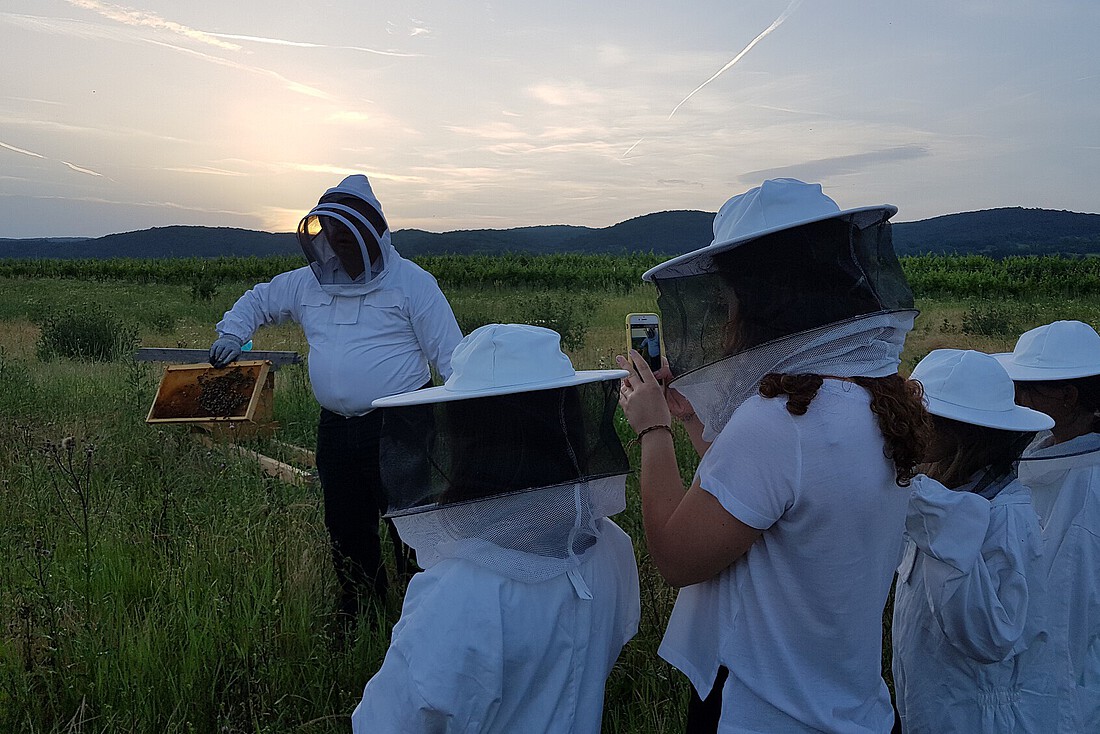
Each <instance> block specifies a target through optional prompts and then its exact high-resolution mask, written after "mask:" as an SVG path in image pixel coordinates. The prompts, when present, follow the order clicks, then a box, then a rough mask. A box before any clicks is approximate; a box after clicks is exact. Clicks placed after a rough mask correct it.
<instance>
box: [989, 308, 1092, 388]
mask: <svg viewBox="0 0 1100 734" xmlns="http://www.w3.org/2000/svg"><path fill="white" fill-rule="evenodd" d="M993 356H994V357H995V358H996V359H997V361H998V362H1000V363H1001V366H1002V367H1004V368H1005V371H1006V372H1008V376H1009V377H1011V378H1012V379H1013V380H1016V381H1019V382H1038V381H1047V380H1073V379H1076V378H1078V377H1092V376H1094V375H1100V334H1097V333H1096V330H1095V329H1093V328H1092V327H1091V326H1089V325H1088V324H1086V323H1084V322H1081V321H1055V322H1054V323H1052V324H1047V325H1046V326H1039V327H1037V328H1035V329H1032V330H1031V331H1026V332H1024V333H1023V334H1021V335H1020V338H1019V339H1017V340H1016V346H1015V348H1014V349H1013V350H1012V351H1011V352H1003V353H1001V354H994V355H993Z"/></svg>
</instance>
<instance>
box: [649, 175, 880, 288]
mask: <svg viewBox="0 0 1100 734" xmlns="http://www.w3.org/2000/svg"><path fill="white" fill-rule="evenodd" d="M897 212H898V208H897V207H896V206H893V205H891V204H880V205H878V206H865V207H858V208H855V209H843V210H842V209H841V208H840V206H838V205H837V203H836V202H835V201H833V200H832V199H830V198H829V197H828V196H826V195H825V194H824V193H823V192H822V191H821V184H809V183H805V182H803V181H799V180H798V179H794V178H776V179H770V180H768V181H765V182H764V183H763V184H761V185H760V186H757V187H756V188H754V189H750V190H749V191H746V192H745V193H743V194H738V195H737V196H734V197H733V198H732V199H730V200H729V201H727V202H726V203H725V204H723V205H722V208H721V209H719V210H718V213H717V214H716V215H715V217H714V239H713V240H712V241H711V243H710V244H709V245H707V246H706V247H702V248H700V249H698V250H693V251H692V252H688V253H685V254H683V255H679V256H677V257H674V258H672V259H671V260H666V261H665V262H663V263H661V264H660V265H657V266H655V267H652V268H650V269H649V270H647V271H646V272H645V273H643V274H642V279H643V280H648V281H652V280H653V279H654V278H667V277H680V276H684V275H694V274H698V273H704V272H710V271H711V269H712V265H711V258H712V257H713V256H714V255H717V254H718V253H721V252H725V251H726V250H731V249H733V248H735V247H737V246H739V245H743V244H745V243H747V242H751V241H753V240H756V239H759V238H761V237H765V236H767V235H770V234H774V233H775V232H780V231H782V230H785V229H794V228H795V227H801V226H803V225H806V224H813V223H814V222H821V221H824V220H826V219H841V218H846V219H850V220H852V221H854V222H855V223H856V224H857V225H859V226H861V227H865V226H868V225H870V224H874V223H876V222H880V221H883V220H888V219H889V218H890V217H892V216H894V215H895V214H897Z"/></svg>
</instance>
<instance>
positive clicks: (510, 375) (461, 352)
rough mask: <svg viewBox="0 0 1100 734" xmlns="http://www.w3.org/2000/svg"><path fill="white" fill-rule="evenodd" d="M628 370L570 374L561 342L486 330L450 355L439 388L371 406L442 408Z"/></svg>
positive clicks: (531, 333) (550, 336) (530, 330)
mask: <svg viewBox="0 0 1100 734" xmlns="http://www.w3.org/2000/svg"><path fill="white" fill-rule="evenodd" d="M628 374H629V373H628V372H627V371H626V370H581V371H580V372H578V371H576V370H574V369H573V363H572V362H571V361H570V360H569V357H568V356H566V355H565V354H564V353H563V352H562V351H561V336H560V335H559V334H558V333H557V332H556V331H553V330H551V329H544V328H543V327H541V326H528V325H526V324H486V325H485V326H482V327H480V328H477V329H474V330H473V331H471V332H470V333H469V334H467V335H466V336H465V337H464V338H463V339H462V341H460V342H459V343H458V346H456V347H455V350H454V353H453V354H452V355H451V376H450V377H449V378H448V379H447V382H446V383H445V384H444V385H443V386H442V387H431V388H427V389H424V390H414V391H412V392H407V393H402V394H400V395H392V396H390V397H386V398H379V399H378V400H375V401H374V402H373V403H372V405H373V406H374V407H375V408H392V407H396V406H400V405H419V404H422V403H442V402H447V401H452V400H466V399H468V398H483V397H488V396H491V395H509V394H512V393H521V392H533V391H536V390H550V389H553V388H557V387H570V386H572V385H582V384H584V383H587V382H597V381H600V380H618V379H621V378H623V377H626V376H627V375H628Z"/></svg>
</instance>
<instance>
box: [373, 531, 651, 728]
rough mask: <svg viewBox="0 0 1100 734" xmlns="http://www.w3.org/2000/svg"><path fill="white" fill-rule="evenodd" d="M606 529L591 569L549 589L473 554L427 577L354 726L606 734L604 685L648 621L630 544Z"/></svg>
mask: <svg viewBox="0 0 1100 734" xmlns="http://www.w3.org/2000/svg"><path fill="white" fill-rule="evenodd" d="M599 525H600V538H599V540H598V541H597V542H596V544H595V545H594V546H593V547H592V548H591V549H590V550H589V552H588V553H586V554H585V560H584V562H583V563H582V564H581V565H580V566H579V567H578V568H577V569H576V570H575V571H574V572H573V573H571V574H565V575H559V576H556V577H554V578H551V579H548V580H546V581H543V582H541V583H537V584H528V583H523V582H519V581H515V580H512V579H509V578H507V577H505V576H502V575H501V574H499V573H495V572H493V571H491V570H489V569H487V568H485V567H483V566H481V565H479V564H477V563H474V562H473V561H469V560H466V559H462V558H448V559H445V560H443V561H441V562H440V563H438V564H436V565H434V566H432V567H431V568H429V569H427V570H425V571H422V572H421V573H418V574H416V576H414V577H413V579H412V581H410V583H409V587H408V591H407V592H406V596H405V606H404V607H403V609H402V614H401V620H400V621H399V622H398V624H397V626H395V627H394V630H393V636H392V640H391V644H390V648H389V650H388V651H387V653H386V659H385V661H384V662H383V664H382V667H381V669H380V670H379V671H378V673H377V674H376V675H375V676H374V677H373V678H372V679H371V680H370V682H368V684H367V686H366V688H365V689H364V692H363V698H362V701H361V702H360V704H359V706H358V707H357V708H356V710H355V712H354V714H353V715H352V723H353V728H354V731H355V732H361V733H364V734H365V733H366V732H372V733H377V734H389V733H390V732H392V733H393V734H405V733H406V732H422V731H432V732H478V733H479V734H509V733H511V732H524V734H527V733H528V732H530V733H531V734H541V733H545V734H562V733H567V732H575V733H576V734H588V733H592V734H595V733H596V732H599V730H600V724H601V721H602V715H603V700H604V695H603V693H604V683H605V681H606V679H607V676H608V674H609V673H610V672H611V668H612V666H613V665H614V663H615V660H616V658H617V657H618V654H619V651H620V650H621V649H622V647H623V645H625V644H626V642H627V641H628V640H629V639H630V638H631V637H632V636H633V634H634V632H635V630H636V629H637V625H638V586H637V584H638V581H637V567H636V565H635V560H634V551H633V546H632V544H631V541H630V538H629V537H627V535H626V534H625V533H624V532H623V531H622V530H620V529H619V527H618V526H617V525H615V524H614V523H613V522H612V521H611V520H608V519H606V518H605V519H602V520H600V521H599Z"/></svg>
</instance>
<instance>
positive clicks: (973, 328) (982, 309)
mask: <svg viewBox="0 0 1100 734" xmlns="http://www.w3.org/2000/svg"><path fill="white" fill-rule="evenodd" d="M1034 317H1035V315H1034V309H1032V308H1027V307H1024V306H1021V305H1019V304H1012V303H1008V302H997V301H986V302H976V303H974V304H972V305H971V306H970V307H969V308H968V309H967V310H966V312H965V313H964V314H963V315H962V327H961V329H960V330H961V331H962V333H964V334H980V335H982V336H997V337H1002V338H1006V339H1008V338H1015V336H1016V335H1018V334H1020V333H1021V332H1022V331H1024V330H1025V325H1026V324H1027V323H1029V322H1031V321H1032V320H1034Z"/></svg>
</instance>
